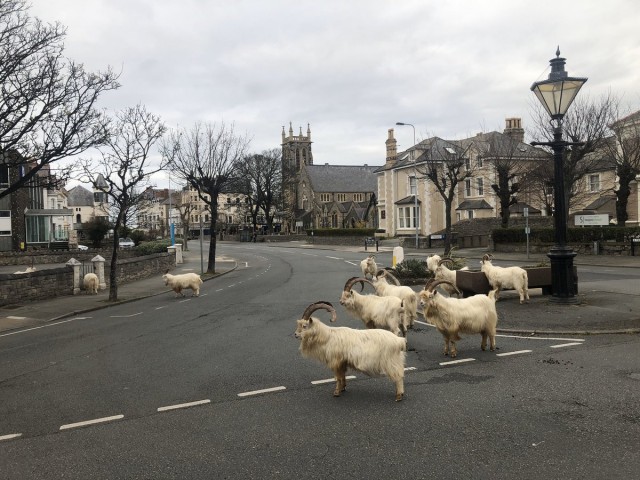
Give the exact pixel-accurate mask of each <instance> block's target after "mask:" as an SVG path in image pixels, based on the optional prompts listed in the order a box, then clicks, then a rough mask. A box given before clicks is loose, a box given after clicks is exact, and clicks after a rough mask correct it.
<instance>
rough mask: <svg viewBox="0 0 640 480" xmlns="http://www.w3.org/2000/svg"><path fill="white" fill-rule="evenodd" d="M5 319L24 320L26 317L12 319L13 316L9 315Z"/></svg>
mask: <svg viewBox="0 0 640 480" xmlns="http://www.w3.org/2000/svg"><path fill="white" fill-rule="evenodd" d="M7 318H10V319H11V320H24V319H25V318H27V317H14V316H13V315H9V316H8V317H7Z"/></svg>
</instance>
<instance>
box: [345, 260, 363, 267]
mask: <svg viewBox="0 0 640 480" xmlns="http://www.w3.org/2000/svg"><path fill="white" fill-rule="evenodd" d="M344 263H348V264H350V265H353V266H354V267H357V266H359V265H360V264H359V263H357V262H350V261H349V260H345V261H344Z"/></svg>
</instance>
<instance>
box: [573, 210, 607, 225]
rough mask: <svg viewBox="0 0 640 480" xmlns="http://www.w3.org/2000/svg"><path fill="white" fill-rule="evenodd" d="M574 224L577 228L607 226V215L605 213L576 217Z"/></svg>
mask: <svg viewBox="0 0 640 480" xmlns="http://www.w3.org/2000/svg"><path fill="white" fill-rule="evenodd" d="M574 222H575V225H576V226H577V227H593V226H601V225H609V215H608V214H606V213H603V214H598V215H576V216H575V219H574Z"/></svg>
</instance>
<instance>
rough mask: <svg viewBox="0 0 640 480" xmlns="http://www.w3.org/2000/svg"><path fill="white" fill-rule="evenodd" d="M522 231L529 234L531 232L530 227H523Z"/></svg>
mask: <svg viewBox="0 0 640 480" xmlns="http://www.w3.org/2000/svg"><path fill="white" fill-rule="evenodd" d="M524 233H525V234H527V235H529V234H530V233H531V228H529V227H524Z"/></svg>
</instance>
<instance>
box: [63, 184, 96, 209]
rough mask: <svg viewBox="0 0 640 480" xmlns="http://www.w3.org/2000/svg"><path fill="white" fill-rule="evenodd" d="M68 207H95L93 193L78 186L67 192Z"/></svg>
mask: <svg viewBox="0 0 640 480" xmlns="http://www.w3.org/2000/svg"><path fill="white" fill-rule="evenodd" d="M67 205H68V206H70V207H93V192H90V191H89V190H87V189H86V188H84V187H83V186H82V185H77V186H75V187H73V188H72V189H71V190H69V191H68V192H67Z"/></svg>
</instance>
